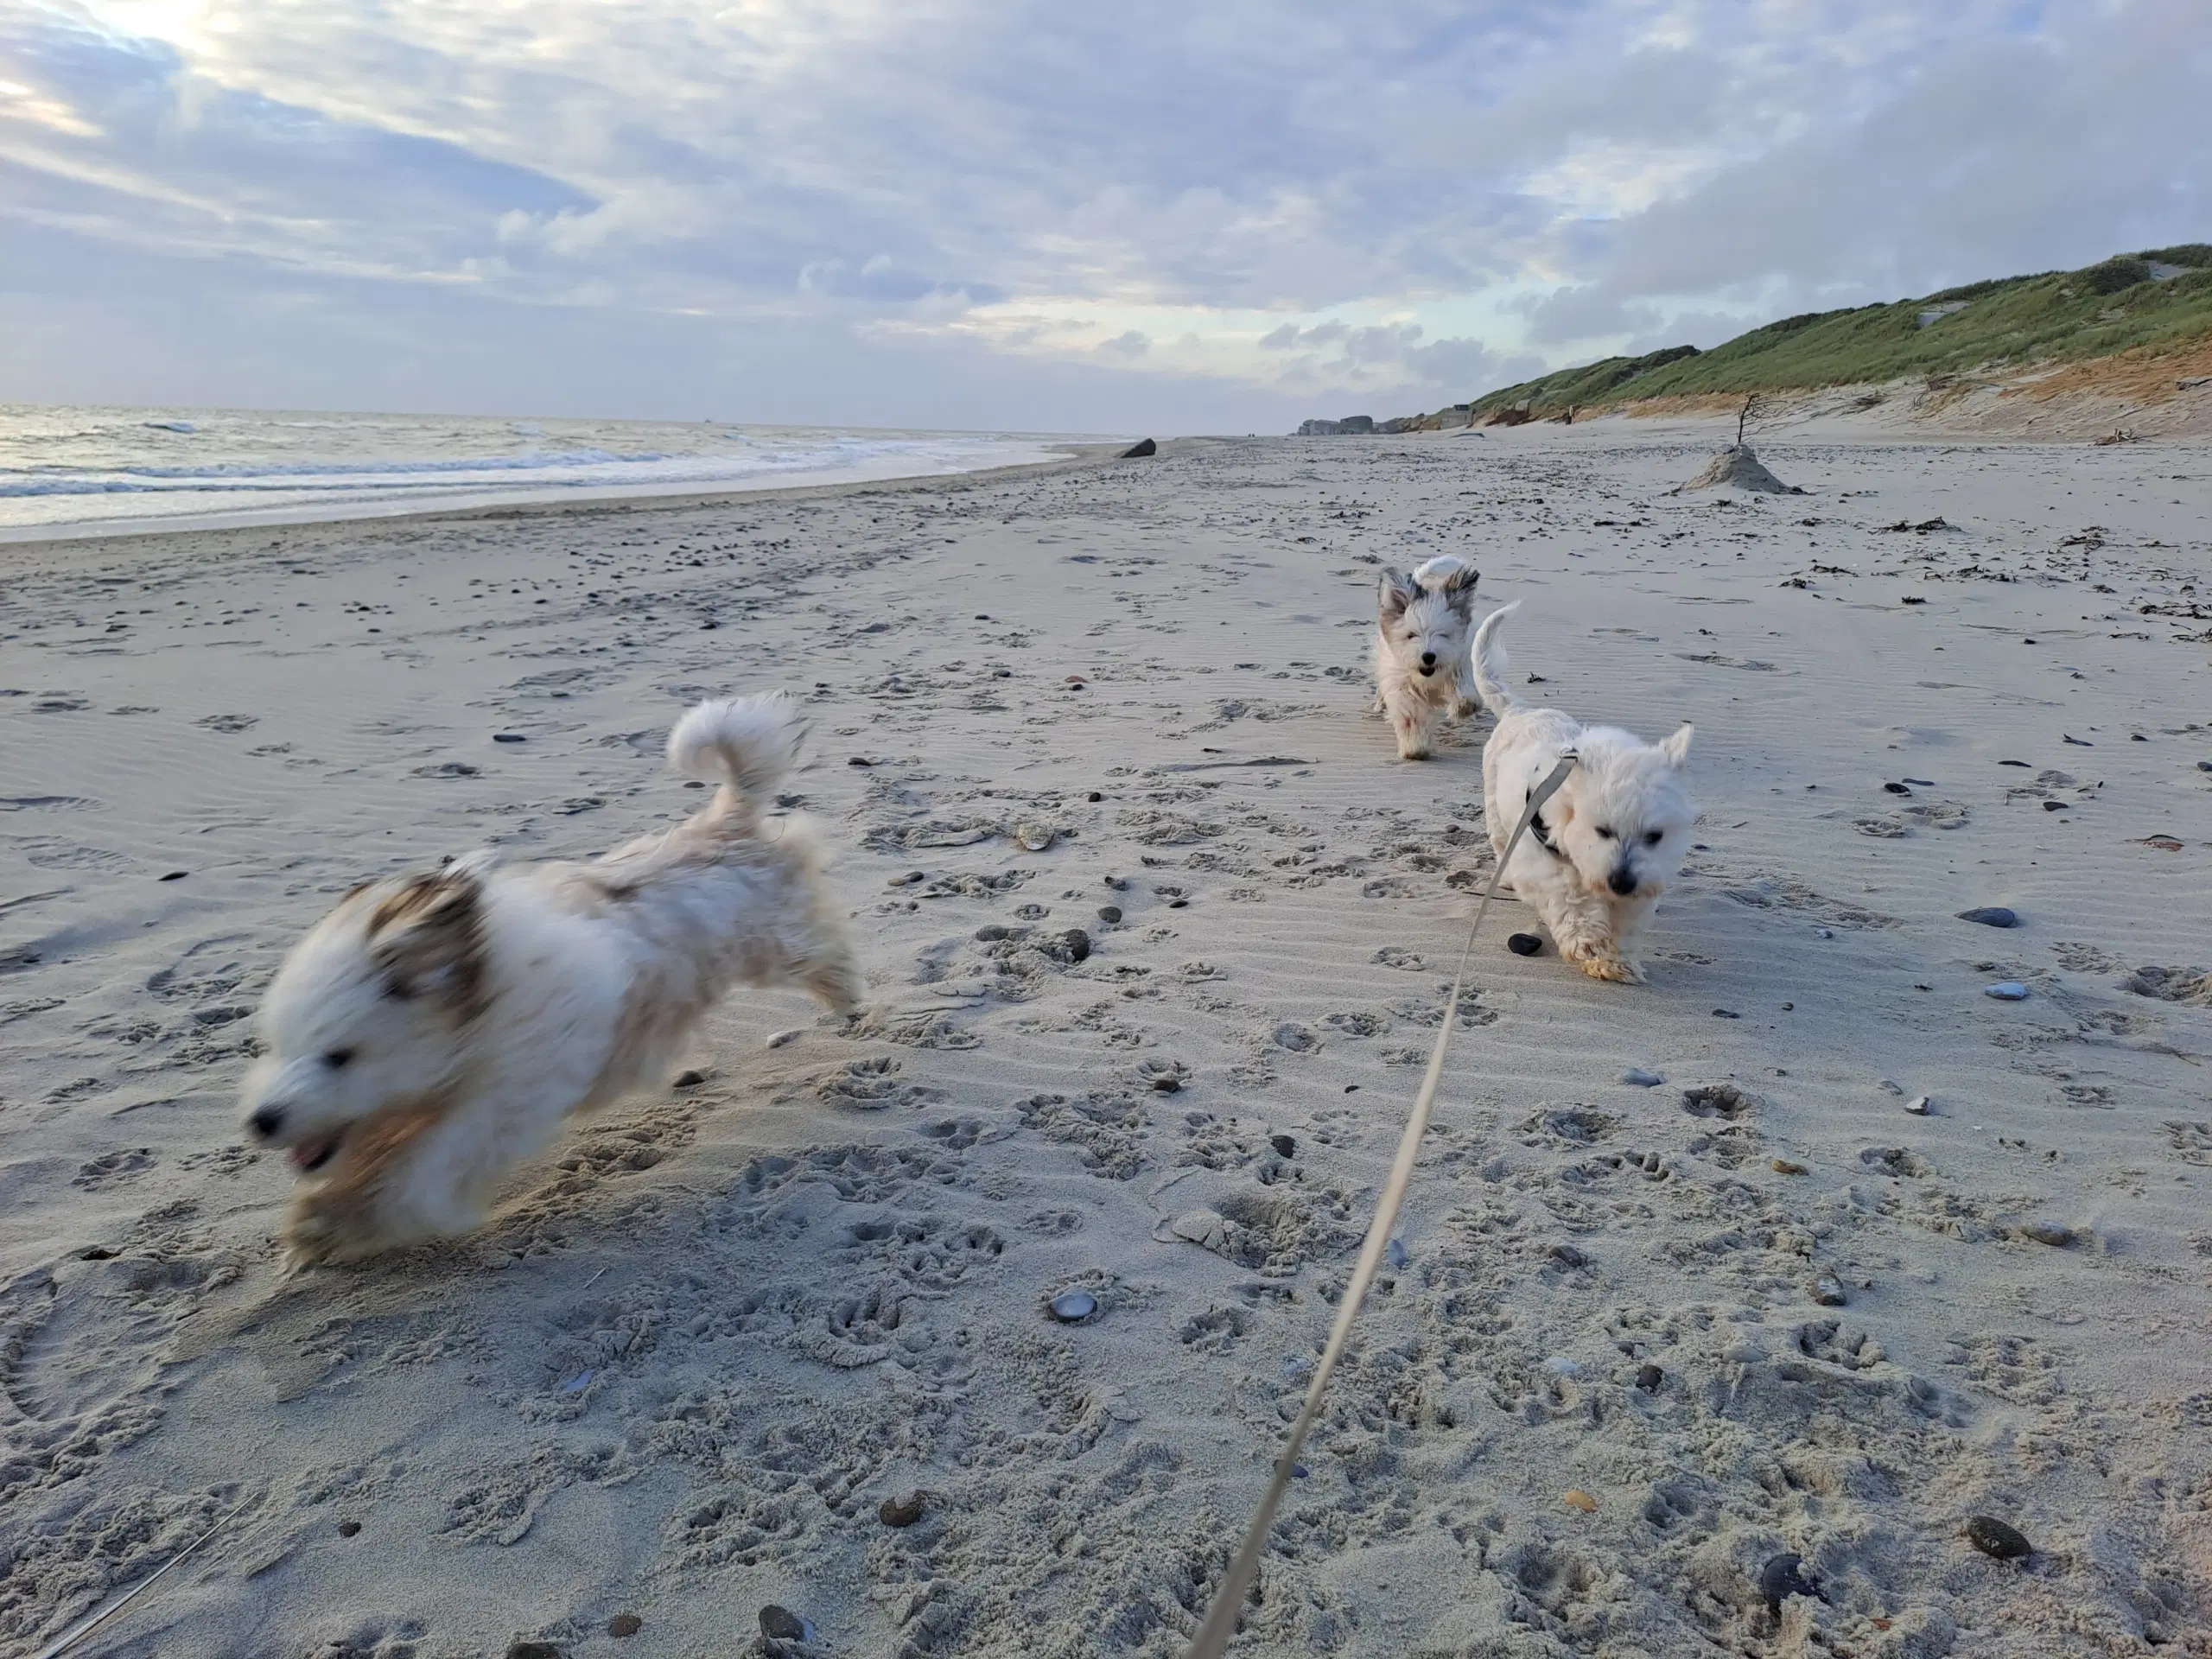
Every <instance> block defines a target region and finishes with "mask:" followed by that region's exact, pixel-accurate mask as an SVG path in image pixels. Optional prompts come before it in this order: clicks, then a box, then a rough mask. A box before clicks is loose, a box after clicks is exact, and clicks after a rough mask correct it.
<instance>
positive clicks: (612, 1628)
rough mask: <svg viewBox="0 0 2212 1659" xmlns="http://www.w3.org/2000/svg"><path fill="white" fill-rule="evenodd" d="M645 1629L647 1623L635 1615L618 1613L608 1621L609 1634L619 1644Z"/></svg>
mask: <svg viewBox="0 0 2212 1659" xmlns="http://www.w3.org/2000/svg"><path fill="white" fill-rule="evenodd" d="M644 1629H645V1620H644V1619H642V1618H639V1617H638V1616H637V1615H636V1614H635V1613H617V1614H615V1615H614V1617H613V1618H610V1619H608V1620H607V1634H608V1635H609V1636H611V1637H613V1638H614V1639H615V1640H616V1641H618V1642H619V1641H620V1640H621V1639H622V1638H623V1637H628V1636H635V1635H636V1634H637V1633H638V1632H639V1630H644Z"/></svg>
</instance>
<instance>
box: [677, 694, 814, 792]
mask: <svg viewBox="0 0 2212 1659" xmlns="http://www.w3.org/2000/svg"><path fill="white" fill-rule="evenodd" d="M803 729H804V728H803V727H802V725H801V723H800V721H799V717H798V709H797V708H796V707H794V706H793V704H792V702H791V697H790V696H789V695H788V694H787V693H785V692H782V691H771V692H767V693H766V694H764V695H762V696H755V697H731V698H729V699H728V700H726V701H723V702H702V703H701V704H700V705H699V706H698V707H697V708H696V709H692V710H691V711H690V713H688V714H686V715H684V716H683V719H681V720H679V721H677V722H676V729H675V730H674V731H672V732H671V733H670V734H668V764H669V765H670V766H673V767H674V768H675V769H676V770H677V772H682V773H683V775H684V776H685V777H687V778H697V779H702V781H704V782H707V783H714V784H726V785H728V786H729V787H730V788H731V789H732V790H734V791H736V794H737V797H738V799H739V800H740V801H741V802H743V803H744V804H746V805H747V806H753V805H757V804H759V803H760V799H761V798H762V797H764V796H766V794H767V793H768V791H770V790H772V789H773V788H774V787H775V786H776V784H777V781H778V780H779V779H781V778H782V777H783V775H784V774H785V772H789V771H790V770H791V766H792V765H793V763H794V762H796V761H797V760H798V741H799V738H800V736H801V735H802V734H803Z"/></svg>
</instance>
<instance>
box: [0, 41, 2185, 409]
mask: <svg viewBox="0 0 2212 1659" xmlns="http://www.w3.org/2000/svg"><path fill="white" fill-rule="evenodd" d="M2207 86H2212V3H2208V0H1942V3H1929V0H1710V3H1700V0H1457V3H1452V0H1367V3H1362V4H1350V3H1335V4H1325V3H1321V0H1274V3H1257V0H1201V3H1191V0H1182V3H1176V4H1163V3H1157V0H1116V3H1114V4H1111V5H1094V6H1073V5H1068V4H1065V3H1042V0H736V3H722V0H0V400H5V401H17V402H45V403H110V404H198V405H228V406H241V407H262V408H315V409H379V410H423V411H439V412H453V413H480V414H507V415H521V414H536V415H549V416H559V415H579V416H635V417H650V418H680V419H703V418H714V419H721V420H736V421H762V422H797V423H851V424H861V425H870V426H926V427H938V428H945V427H950V428H966V429H1017V430H1031V431H1056V432H1109V433H1122V432H1144V433H1156V434H1157V435H1161V436H1166V435H1173V434H1178V433H1194V432H1227V431H1235V432H1243V431H1281V430H1285V429H1289V428H1291V427H1293V426H1294V425H1295V424H1296V423H1297V422H1298V421H1300V419H1302V418H1304V417H1306V416H1314V415H1319V416H1339V415H1344V414H1352V413H1369V414H1373V415H1376V416H1388V415H1392V414H1403V413H1408V412H1413V411H1416V410H1427V409H1434V408H1437V407H1440V406H1441V405H1443V404H1449V403H1452V402H1456V401H1461V400H1464V399H1465V398H1466V397H1470V396H1471V395H1475V394H1478V393H1479V392H1481V391H1485V390H1488V389H1490V388H1491V387H1495V386H1497V385H1504V384H1508V383H1510V382H1511V381H1513V380H1516V379H1520V378H1525V377H1527V376H1529V375H1530V374H1534V373H1538V372H1542V371H1544V370H1546V369H1549V368H1554V367H1560V366H1564V365H1567V364H1570V363H1577V362H1583V361H1587V360H1590V359H1594V358H1597V357H1600V356H1604V355H1606V354H1608V353H1613V352H1618V351H1624V350H1630V351H1641V350H1649V349H1651V348H1653V347H1655V346H1662V345H1673V344H1676V343H1679V342H1682V341H1688V342H1690V343H1693V344H1696V345H1699V346H1710V345H1713V344H1715V343H1717V342H1718V341H1719V340H1725V339H1726V338H1728V337H1729V336H1730V335H1731V334H1736V333H1738V332H1740V331H1741V330H1742V329H1744V328H1745V327H1751V326H1753V325H1756V324H1757V323H1758V322H1761V321H1767V320H1770V319H1771V318H1773V317H1775V316H1778V315H1789V314H1791V313H1794V312H1799V311H1806V310H1813V309H1821V308H1831V307H1835V306H1841V305H1852V304H1863V303H1866V302H1869V301H1873V300H1885V299H1895V298H1898V297H1902V296H1910V295H1916V294H1923V293H1926V292H1929V291H1930V290H1932V289H1937V288H1941V287H1945V286H1948V285H1950V284H1953V283H1961V282H1966V281H1971V280H1974V279H1977V278H1980V277H1992V276H2006V275H2012V274H2015V273H2018V272H2020V271H2026V270H2051V269H2059V268H2068V267H2072V266H2077V265H2082V264H2089V263H2091V262H2093V261H2094V260H2096V259H2098V258H2101V257H2103V256H2105V255H2107V254H2109V253H2112V252H2115V251H2122V250H2129V249H2137V248H2147V247H2157V246H2160V245H2168V244H2171V243H2176V242H2183V241H2202V240H2212V114H2208V113H2207V105H2206V97H2205V91H2204V89H2205V88H2206V87H2207Z"/></svg>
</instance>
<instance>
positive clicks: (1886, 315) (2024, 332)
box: [1473, 242, 2212, 422]
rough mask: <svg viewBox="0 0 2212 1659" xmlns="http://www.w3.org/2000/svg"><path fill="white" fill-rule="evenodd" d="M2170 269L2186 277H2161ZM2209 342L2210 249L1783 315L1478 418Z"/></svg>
mask: <svg viewBox="0 0 2212 1659" xmlns="http://www.w3.org/2000/svg"><path fill="white" fill-rule="evenodd" d="M2174 266H2182V267H2185V269H2184V270H2183V271H2182V273H2181V274H2179V275H2166V276H2165V277H2164V280H2160V271H2161V270H2164V271H2166V272H2171V268H2172V267H2174ZM2208 337H2212V245H2207V244H2205V243H2201V242H2197V243H2190V244H2186V245H2182V246H2179V247H2171V248H2153V249H2150V250H2147V251H2144V252H2141V253H2133V254H2119V255H2115V256H2114V257H2112V258H2110V259H2106V260H2103V261H2101V262H2100V263H2098V264H2094V265H2089V266H2087V267H2085V268H2084V269H2082V270H2074V271H2045V272H2043V273H2042V274H2040V275H2037V276H2032V277H2001V278H1997V279H1994V280H1992V281H1988V282H1980V283H1967V285H1965V286H1964V287H1961V288H1952V289H1944V290H1942V292H1941V293H1936V294H1930V295H1928V296H1925V297H1923V298H1921V299H1916V300H1897V301H1894V302H1891V303H1888V304H1883V305H1866V306H1859V307H1857V308H1853V309H1849V310H1843V311H1815V312H1808V313H1806V314H1805V315H1802V316H1795V317H1784V318H1783V319H1782V320H1781V321H1778V322H1770V323H1768V324H1766V325H1765V326H1764V327H1759V328H1754V329H1752V330H1751V332H1750V333H1748V334H1738V335H1737V336H1736V338H1735V339H1733V340H1729V341H1727V342H1726V344H1724V345H1720V346H1714V347H1713V349H1712V350H1711V351H1707V352H1700V351H1698V350H1696V349H1695V348H1694V347H1692V346H1673V347H1670V348H1669V349H1668V350H1666V351H1662V352H1653V353H1650V354H1649V355H1648V356H1644V357H1635V358H1630V357H1611V358H1606V359H1604V360H1602V361H1600V362H1597V363H1590V364H1586V365H1583V366H1582V367H1580V368H1574V369H1562V370H1560V371H1559V372H1556V373H1553V374H1548V375H1544V376H1541V378H1537V379H1534V380H1524V381H1522V382H1521V383H1520V384H1519V385H1512V386H1503V387H1501V388H1499V389H1498V390H1497V391H1492V392H1489V393H1486V394H1485V395H1484V396H1483V397H1478V398H1476V399H1474V400H1473V405H1474V416H1475V419H1476V420H1477V421H1478V422H1479V421H1482V420H1484V419H1486V418H1490V417H1494V416H1501V415H1505V416H1508V417H1509V418H1510V412H1512V411H1519V410H1523V409H1525V410H1526V411H1527V416H1526V417H1527V418H1529V419H1534V420H1543V419H1545V418H1547V417H1548V416H1556V415H1560V414H1563V413H1565V412H1566V411H1567V410H1570V409H1576V410H1589V411H1590V412H1592V413H1595V412H1597V411H1598V410H1602V409H1605V408H1609V407H1611V406H1614V405H1617V404H1624V403H1628V402H1631V401H1639V402H1640V401H1642V400H1643V399H1645V398H1649V397H1700V396H1712V395H1718V394H1724V393H1732V392H1749V391H1813V390H1817V389H1819V388H1821V387H1826V386H1848V385H1869V384H1876V383H1879V382H1881V381H1885V380H1896V379H1900V378H1907V377H1913V376H1919V377H1925V378H1933V379H1941V378H1943V377H1947V376H1956V375H1961V374H1967V373H1972V372H1976V371H1987V370H1999V369H2012V370H2018V369H2021V368H2024V367H2027V366H2030V365H2037V364H2053V365H2055V364H2060V363H2069V362H2078V361H2081V360H2082V359H2088V358H2097V357H2107V356H2110V355H2112V354H2113V353H2119V352H2126V351H2134V350H2139V349H2145V348H2147V349H2152V350H2155V349H2158V348H2159V347H2162V346H2181V345H2185V344H2189V343H2191V342H2194V341H2196V340H2203V339H2206V338H2208Z"/></svg>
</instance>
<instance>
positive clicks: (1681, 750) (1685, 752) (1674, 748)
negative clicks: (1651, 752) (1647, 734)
mask: <svg viewBox="0 0 2212 1659" xmlns="http://www.w3.org/2000/svg"><path fill="white" fill-rule="evenodd" d="M1696 734H1697V728H1696V727H1694V726H1690V725H1685V726H1684V727H1683V728H1682V729H1681V730H1680V731H1679V732H1676V733H1675V734H1672V735H1671V736H1669V737H1667V738H1665V739H1663V740H1662V741H1661V742H1660V745H1659V753H1662V754H1663V755H1665V756H1666V757H1667V764H1668V765H1669V766H1681V764H1682V762H1683V761H1685V760H1688V759H1689V758H1690V739H1691V738H1692V737H1694V735H1696Z"/></svg>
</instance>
